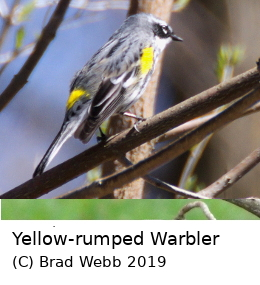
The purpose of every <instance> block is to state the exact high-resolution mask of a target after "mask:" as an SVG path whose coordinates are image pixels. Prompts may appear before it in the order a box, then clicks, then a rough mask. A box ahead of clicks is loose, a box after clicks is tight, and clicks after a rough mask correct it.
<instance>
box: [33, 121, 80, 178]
mask: <svg viewBox="0 0 260 285" xmlns="http://www.w3.org/2000/svg"><path fill="white" fill-rule="evenodd" d="M76 127H77V126H76V125H75V124H71V123H67V124H66V123H64V124H63V125H62V127H61V129H60V131H59V132H58V134H57V136H56V137H55V139H54V140H53V142H52V144H51V145H50V147H49V148H48V150H47V151H46V153H45V155H44V156H43V158H42V160H41V161H40V163H39V164H38V166H37V168H36V169H35V171H34V173H33V177H35V176H38V175H41V174H42V173H43V171H44V169H45V168H46V167H47V165H48V164H49V163H50V162H51V161H52V159H53V158H54V156H55V155H56V154H57V152H58V151H59V150H60V148H61V147H62V145H63V144H64V143H65V142H66V141H67V140H68V138H70V137H71V136H72V134H73V133H74V131H75V128H76Z"/></svg>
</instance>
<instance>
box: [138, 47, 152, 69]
mask: <svg viewBox="0 0 260 285" xmlns="http://www.w3.org/2000/svg"><path fill="white" fill-rule="evenodd" d="M152 66H153V47H148V48H144V49H143V53H142V56H141V73H142V75H145V74H147V73H148V72H149V71H150V69H151V68H152Z"/></svg>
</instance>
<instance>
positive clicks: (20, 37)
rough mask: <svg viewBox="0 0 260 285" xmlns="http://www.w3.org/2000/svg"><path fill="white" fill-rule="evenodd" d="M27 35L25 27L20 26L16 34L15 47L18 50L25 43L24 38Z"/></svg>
mask: <svg viewBox="0 0 260 285" xmlns="http://www.w3.org/2000/svg"><path fill="white" fill-rule="evenodd" d="M24 37H25V29H24V27H20V28H19V29H18V30H17V32H16V35H15V49H16V50H18V49H20V48H21V47H22V45H23V40H24Z"/></svg>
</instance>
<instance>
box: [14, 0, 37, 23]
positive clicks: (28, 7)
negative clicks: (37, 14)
mask: <svg viewBox="0 0 260 285" xmlns="http://www.w3.org/2000/svg"><path fill="white" fill-rule="evenodd" d="M34 8H35V3H34V1H30V2H28V3H26V4H25V5H23V6H21V8H20V9H19V13H18V15H17V22H25V21H27V20H28V18H29V16H30V14H31V13H32V11H33V10H34Z"/></svg>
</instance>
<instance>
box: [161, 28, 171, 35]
mask: <svg viewBox="0 0 260 285" xmlns="http://www.w3.org/2000/svg"><path fill="white" fill-rule="evenodd" d="M161 28H162V31H163V33H164V34H165V35H167V34H168V33H169V29H168V27H167V26H161Z"/></svg>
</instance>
